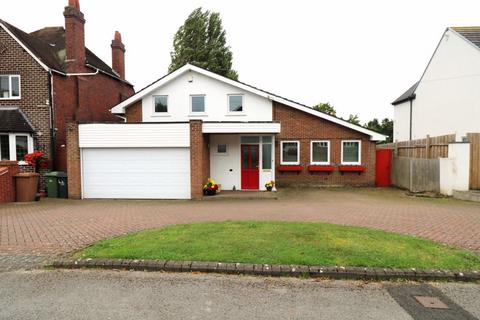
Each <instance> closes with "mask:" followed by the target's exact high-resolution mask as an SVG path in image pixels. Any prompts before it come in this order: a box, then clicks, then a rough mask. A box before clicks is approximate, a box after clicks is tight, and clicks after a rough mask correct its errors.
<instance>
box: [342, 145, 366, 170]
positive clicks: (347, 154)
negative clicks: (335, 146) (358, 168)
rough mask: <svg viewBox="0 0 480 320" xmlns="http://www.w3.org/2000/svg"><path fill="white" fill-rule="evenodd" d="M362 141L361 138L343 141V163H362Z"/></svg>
mask: <svg viewBox="0 0 480 320" xmlns="http://www.w3.org/2000/svg"><path fill="white" fill-rule="evenodd" d="M361 158H362V157H361V143H360V140H346V141H342V164H347V165H349V164H352V165H359V164H361Z"/></svg>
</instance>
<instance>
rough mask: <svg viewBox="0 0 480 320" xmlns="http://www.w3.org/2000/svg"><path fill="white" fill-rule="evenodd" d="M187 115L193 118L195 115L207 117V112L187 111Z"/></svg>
mask: <svg viewBox="0 0 480 320" xmlns="http://www.w3.org/2000/svg"><path fill="white" fill-rule="evenodd" d="M188 116H189V117H191V118H195V117H208V114H206V113H204V112H198V113H189V114H188Z"/></svg>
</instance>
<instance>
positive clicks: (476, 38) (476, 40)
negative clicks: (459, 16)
mask: <svg viewBox="0 0 480 320" xmlns="http://www.w3.org/2000/svg"><path fill="white" fill-rule="evenodd" d="M450 29H452V30H453V31H455V32H456V33H459V34H460V35H461V36H462V37H464V38H465V39H467V40H468V41H470V42H471V43H473V44H474V45H475V46H477V47H478V48H480V27H451V28H450Z"/></svg>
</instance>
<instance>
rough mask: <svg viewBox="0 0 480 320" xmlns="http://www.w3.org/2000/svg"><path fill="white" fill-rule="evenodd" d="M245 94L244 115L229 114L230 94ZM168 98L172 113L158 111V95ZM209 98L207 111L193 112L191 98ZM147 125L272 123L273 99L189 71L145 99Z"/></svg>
mask: <svg viewBox="0 0 480 320" xmlns="http://www.w3.org/2000/svg"><path fill="white" fill-rule="evenodd" d="M231 94H241V95H243V112H238V113H233V112H229V108H228V95H231ZM157 95H158V96H168V112H166V113H164V114H161V113H155V112H154V96H157ZM192 95H205V112H204V113H203V114H202V113H192V112H191V96H192ZM142 117H143V121H144V122H178V121H189V120H192V119H201V120H203V121H272V102H271V101H270V100H269V99H266V98H264V97H261V96H258V95H256V94H252V93H250V92H247V91H244V90H241V89H239V88H236V87H234V86H231V85H229V84H226V83H224V82H222V81H218V80H216V79H212V78H210V77H207V76H204V75H202V74H199V73H197V72H194V71H189V72H186V73H185V74H182V75H180V76H179V77H178V78H176V79H174V80H173V81H171V82H168V83H166V84H165V85H164V86H162V87H160V88H158V89H157V90H155V91H154V92H152V93H151V94H149V95H147V96H145V97H144V98H143V99H142Z"/></svg>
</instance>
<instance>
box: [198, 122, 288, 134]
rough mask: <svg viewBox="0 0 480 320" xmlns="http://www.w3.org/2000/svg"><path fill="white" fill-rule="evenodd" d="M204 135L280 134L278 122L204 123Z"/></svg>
mask: <svg viewBox="0 0 480 320" xmlns="http://www.w3.org/2000/svg"><path fill="white" fill-rule="evenodd" d="M202 128H203V129H202V132H203V133H280V130H281V125H280V123H278V122H204V123H203V127H202Z"/></svg>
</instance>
